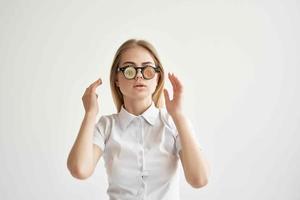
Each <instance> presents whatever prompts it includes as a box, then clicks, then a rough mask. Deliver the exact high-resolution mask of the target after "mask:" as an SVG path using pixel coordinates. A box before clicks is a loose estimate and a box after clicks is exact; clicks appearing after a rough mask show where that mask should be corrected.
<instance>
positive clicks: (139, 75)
mask: <svg viewBox="0 0 300 200" xmlns="http://www.w3.org/2000/svg"><path fill="white" fill-rule="evenodd" d="M139 77H140V78H143V74H142V69H137V73H136V76H135V78H136V79H138V78H139Z"/></svg>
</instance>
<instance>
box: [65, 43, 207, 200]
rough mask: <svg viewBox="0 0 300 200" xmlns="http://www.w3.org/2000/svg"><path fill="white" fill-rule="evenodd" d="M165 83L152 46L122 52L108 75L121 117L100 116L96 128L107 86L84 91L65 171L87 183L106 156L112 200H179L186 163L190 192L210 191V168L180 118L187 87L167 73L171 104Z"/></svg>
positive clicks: (188, 126)
mask: <svg viewBox="0 0 300 200" xmlns="http://www.w3.org/2000/svg"><path fill="white" fill-rule="evenodd" d="M164 76H165V74H164V69H163V66H162V64H161V62H160V59H159V57H158V54H157V52H156V50H155V49H154V47H153V46H152V45H151V44H150V43H149V42H147V41H145V40H136V39H130V40H128V41H126V42H124V43H123V44H122V45H121V46H120V47H119V49H118V51H117V52H116V55H115V57H114V60H113V64H112V67H111V72H110V85H111V91H112V96H113V99H114V103H115V105H116V107H117V111H118V112H117V113H115V114H111V115H102V116H101V117H100V119H99V120H98V122H97V123H96V125H95V124H94V122H95V119H96V115H97V113H98V104H97V98H98V95H97V94H96V88H97V87H98V86H99V85H101V84H102V81H101V78H99V79H98V80H97V81H95V82H94V83H92V84H91V85H90V86H89V87H88V88H87V89H86V91H85V93H84V95H83V97H82V101H83V104H84V108H85V116H84V119H83V122H82V125H81V128H80V130H79V133H78V136H77V139H76V141H75V143H74V145H73V147H72V149H71V152H70V154H69V157H68V163H67V165H68V169H69V171H70V173H71V174H72V176H74V177H76V178H78V179H86V178H88V177H89V176H91V175H92V174H93V172H94V170H95V167H96V165H97V162H98V160H99V159H100V158H101V156H103V158H104V161H105V167H106V172H107V176H108V183H109V187H108V189H107V194H108V195H109V197H110V199H111V200H114V199H151V200H156V199H157V200H158V199H159V200H161V199H172V200H176V199H179V187H178V185H179V183H178V173H177V167H178V160H179V158H180V160H181V163H182V166H183V170H184V175H185V178H186V181H187V182H188V183H189V184H190V185H191V186H192V187H195V188H200V187H203V186H205V185H206V184H207V181H208V164H207V162H206V161H205V159H204V157H203V155H202V152H201V148H200V145H199V144H198V142H197V140H196V137H195V133H194V131H193V127H192V125H191V123H190V121H189V120H188V119H187V118H186V116H185V115H184V113H183V111H182V101H183V85H182V83H181V82H180V80H179V79H178V78H177V77H176V76H175V75H174V74H171V73H168V78H169V80H170V82H171V84H172V87H173V99H172V100H171V99H170V97H169V94H168V91H167V90H166V89H164V78H165V77H164ZM162 93H164V98H163V95H162ZM163 99H164V100H163ZM164 102H165V108H164V107H163V103H164Z"/></svg>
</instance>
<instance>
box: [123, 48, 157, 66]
mask: <svg viewBox="0 0 300 200" xmlns="http://www.w3.org/2000/svg"><path fill="white" fill-rule="evenodd" d="M127 61H131V62H135V63H136V64H138V65H139V64H141V63H143V62H152V63H154V60H153V58H152V55H151V53H150V52H149V51H148V50H147V49H145V48H143V47H140V46H136V47H131V48H129V49H126V50H125V51H124V52H123V53H122V55H121V59H120V64H123V63H124V62H127Z"/></svg>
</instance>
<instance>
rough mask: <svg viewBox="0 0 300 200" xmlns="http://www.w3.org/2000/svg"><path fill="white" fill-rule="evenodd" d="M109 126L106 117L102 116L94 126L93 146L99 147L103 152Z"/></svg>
mask: <svg viewBox="0 0 300 200" xmlns="http://www.w3.org/2000/svg"><path fill="white" fill-rule="evenodd" d="M108 126H109V121H108V120H107V119H106V117H105V116H101V117H100V118H99V120H98V122H97V123H96V124H95V125H94V133H93V144H96V145H98V146H99V147H100V149H101V150H102V151H104V149H105V143H106V138H107V130H108Z"/></svg>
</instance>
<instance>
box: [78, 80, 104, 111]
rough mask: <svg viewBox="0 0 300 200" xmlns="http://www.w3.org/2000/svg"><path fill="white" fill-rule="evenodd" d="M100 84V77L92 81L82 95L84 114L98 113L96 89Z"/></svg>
mask: <svg viewBox="0 0 300 200" xmlns="http://www.w3.org/2000/svg"><path fill="white" fill-rule="evenodd" d="M101 84H102V80H101V78H99V79H98V80H96V81H95V82H94V83H92V84H91V85H90V86H89V87H88V88H86V90H85V92H84V94H83V96H82V101H83V105H84V109H85V113H86V114H93V115H97V114H98V111H99V107H98V103H97V98H98V95H97V94H96V89H97V87H98V86H99V85H101Z"/></svg>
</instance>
